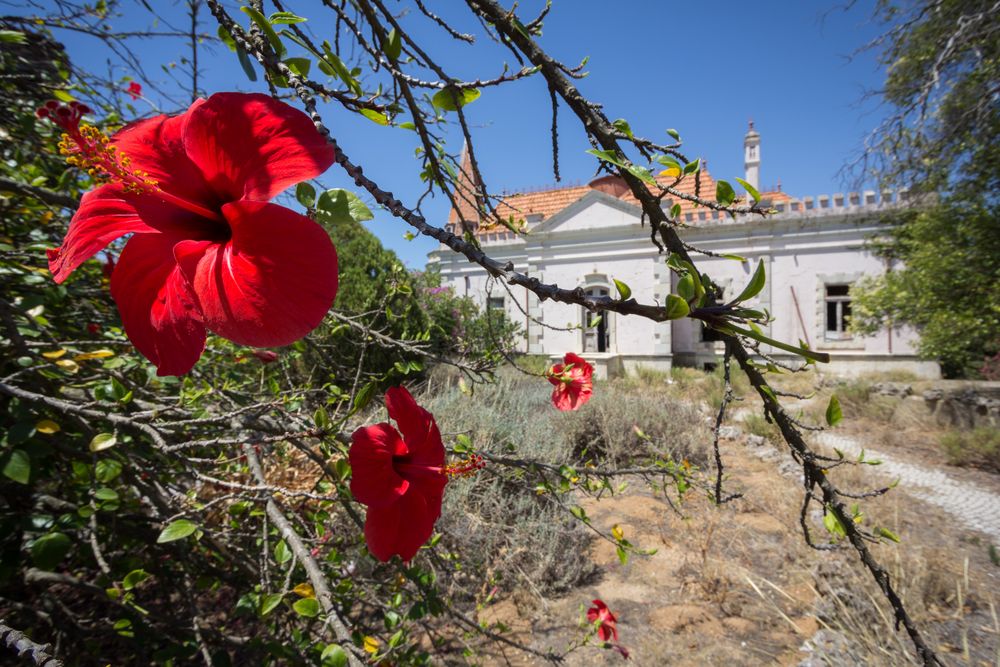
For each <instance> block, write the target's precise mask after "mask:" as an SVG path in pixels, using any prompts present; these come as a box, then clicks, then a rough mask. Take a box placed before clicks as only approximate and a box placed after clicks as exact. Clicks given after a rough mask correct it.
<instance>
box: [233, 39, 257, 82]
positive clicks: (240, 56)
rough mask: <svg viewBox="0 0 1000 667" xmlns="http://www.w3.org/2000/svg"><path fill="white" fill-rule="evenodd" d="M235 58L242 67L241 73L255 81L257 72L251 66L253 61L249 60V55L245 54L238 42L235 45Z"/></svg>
mask: <svg viewBox="0 0 1000 667" xmlns="http://www.w3.org/2000/svg"><path fill="white" fill-rule="evenodd" d="M236 59H237V60H239V61H240V67H242V68H243V73H244V74H246V75H247V78H248V79H250V80H251V81H256V80H257V72H256V71H255V70H254V68H253V63H252V62H250V56H248V55H247V52H246V51H244V50H243V47H242V46H240V45H239V44H237V45H236Z"/></svg>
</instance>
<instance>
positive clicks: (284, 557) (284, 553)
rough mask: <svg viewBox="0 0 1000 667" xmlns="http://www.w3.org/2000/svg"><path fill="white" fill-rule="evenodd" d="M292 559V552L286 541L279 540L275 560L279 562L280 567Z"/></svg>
mask: <svg viewBox="0 0 1000 667" xmlns="http://www.w3.org/2000/svg"><path fill="white" fill-rule="evenodd" d="M291 559H292V550H291V549H289V548H288V544H286V543H285V541H284V540H279V541H278V543H277V544H275V545H274V560H275V561H277V563H278V564H279V565H284V564H285V563H287V562H288V561H290V560H291Z"/></svg>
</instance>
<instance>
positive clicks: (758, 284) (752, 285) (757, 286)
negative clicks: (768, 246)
mask: <svg viewBox="0 0 1000 667" xmlns="http://www.w3.org/2000/svg"><path fill="white" fill-rule="evenodd" d="M765 282H767V275H766V274H765V272H764V260H762V259H761V260H758V261H757V270H756V271H754V272H753V276H752V277H751V278H750V282H749V283H747V286H746V287H744V288H743V291H742V292H740V295H739V296H738V297H736V298H735V299H733V301H732V303H741V302H743V301H746V300H747V299H752V298H754V297H755V296H757V295H758V294H760V291H761V290H762V289H764V283H765Z"/></svg>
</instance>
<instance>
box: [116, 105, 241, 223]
mask: <svg viewBox="0 0 1000 667" xmlns="http://www.w3.org/2000/svg"><path fill="white" fill-rule="evenodd" d="M204 103H205V100H197V101H196V102H195V103H194V104H192V105H191V106H190V107H189V108H188V110H187V112H186V113H183V114H181V115H179V116H156V117H155V118H149V119H147V120H141V121H139V122H137V123H132V124H131V125H128V126H126V127H124V128H123V129H122V130H120V131H119V132H117V133H116V134H115V135H114V137H112V140H111V141H112V143H113V144H114V145H115V147H116V148H117V149H118V152H119V153H120V154H121V155H123V156H125V157H128V158H129V160H130V161H131V165H130V168H131V169H132V170H139V171H143V172H145V173H146V174H148V177H149V178H152V179H153V180H154V181H156V183H157V187H158V188H160V189H162V190H164V191H166V192H169V193H170V194H172V195H174V196H176V197H180V198H182V199H187V200H188V201H192V202H196V203H198V204H200V205H202V206H204V207H206V208H210V209H213V210H214V209H217V208H218V207H219V206H221V205H222V204H223V203H225V201H228V200H223V199H220V198H219V195H218V194H217V193H216V192H215V191H213V189H212V188H211V186H210V185H209V183H208V181H207V180H205V176H204V175H203V174H202V171H201V169H200V168H199V167H198V165H196V164H195V163H194V162H193V161H192V160H191V159H190V158H189V157H188V155H187V153H186V152H185V150H184V126H185V124H186V123H187V118H188V116H189V115H190V114H191V113H192V112H193V111H195V110H196V109H198V108H199V107H200V106H202V105H203V104H204Z"/></svg>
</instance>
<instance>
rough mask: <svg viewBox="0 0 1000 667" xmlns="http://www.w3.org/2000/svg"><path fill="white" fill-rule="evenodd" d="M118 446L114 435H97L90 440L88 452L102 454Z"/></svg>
mask: <svg viewBox="0 0 1000 667" xmlns="http://www.w3.org/2000/svg"><path fill="white" fill-rule="evenodd" d="M117 444H118V438H116V437H115V434H114V433H98V434H97V435H95V436H94V437H93V438H91V440H90V451H92V452H103V451H104V450H105V449H111V448H112V447H114V446H115V445H117Z"/></svg>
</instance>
